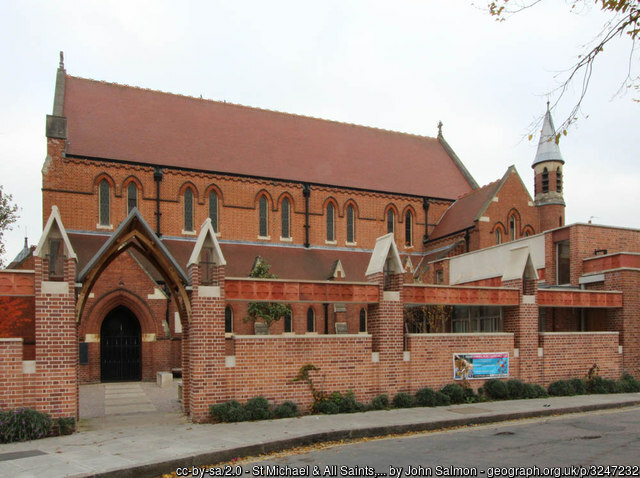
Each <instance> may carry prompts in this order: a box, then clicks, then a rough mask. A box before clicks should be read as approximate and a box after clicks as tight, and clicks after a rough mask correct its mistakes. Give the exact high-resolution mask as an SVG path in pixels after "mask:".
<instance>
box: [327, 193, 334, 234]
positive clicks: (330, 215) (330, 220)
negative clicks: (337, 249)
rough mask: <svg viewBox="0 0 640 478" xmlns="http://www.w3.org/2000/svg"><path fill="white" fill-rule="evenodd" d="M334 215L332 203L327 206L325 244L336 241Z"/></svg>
mask: <svg viewBox="0 0 640 478" xmlns="http://www.w3.org/2000/svg"><path fill="white" fill-rule="evenodd" d="M335 215H336V208H335V207H334V205H333V203H331V202H330V203H329V204H327V242H333V241H335V240H336V235H335Z"/></svg>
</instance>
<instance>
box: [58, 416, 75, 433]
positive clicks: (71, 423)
mask: <svg viewBox="0 0 640 478" xmlns="http://www.w3.org/2000/svg"><path fill="white" fill-rule="evenodd" d="M56 425H57V426H58V433H59V434H60V435H71V434H72V433H73V432H74V431H75V429H76V419H75V418H73V417H66V418H58V419H57V420H56Z"/></svg>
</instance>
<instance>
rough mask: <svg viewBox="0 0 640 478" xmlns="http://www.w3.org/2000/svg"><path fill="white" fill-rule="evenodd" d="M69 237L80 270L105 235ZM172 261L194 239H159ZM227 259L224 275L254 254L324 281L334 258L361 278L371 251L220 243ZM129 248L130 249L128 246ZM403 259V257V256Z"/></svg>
mask: <svg viewBox="0 0 640 478" xmlns="http://www.w3.org/2000/svg"><path fill="white" fill-rule="evenodd" d="M68 235H69V240H70V241H71V245H72V246H73V249H74V251H75V252H76V255H77V256H78V264H77V270H82V269H83V268H84V267H85V266H86V265H87V263H88V262H89V261H90V260H91V258H92V257H93V256H94V254H95V253H96V252H97V251H98V250H99V249H100V247H101V246H102V244H104V243H105V242H106V240H107V239H108V238H109V237H108V236H103V235H96V234H83V233H71V232H70V233H68ZM162 242H163V243H164V244H165V246H166V247H167V249H168V250H169V252H170V253H171V255H172V256H173V257H174V258H175V259H176V262H177V263H178V265H179V266H180V267H182V269H183V270H184V271H185V272H186V267H187V262H188V261H189V258H190V256H191V252H192V251H193V247H194V246H195V241H181V240H172V239H165V240H163V241H162ZM220 248H221V249H222V253H223V255H224V257H225V260H226V261H227V266H226V271H225V273H226V275H227V277H248V276H249V273H250V272H251V268H252V267H253V263H254V261H255V258H256V257H257V256H261V257H262V258H263V259H264V260H265V261H266V262H267V263H268V264H270V265H271V270H270V272H271V273H273V274H275V275H277V276H278V278H280V279H292V280H328V279H329V278H330V277H331V274H332V271H333V269H332V268H333V265H334V263H335V262H336V261H337V260H340V261H341V262H342V266H343V268H344V271H345V275H346V277H345V280H346V281H354V282H362V281H365V280H366V278H365V272H366V270H367V266H368V265H369V260H370V259H371V252H366V251H362V252H359V251H345V250H335V251H334V250H329V249H304V248H299V247H272V246H262V245H253V244H224V243H223V244H220ZM131 250H132V251H133V249H131ZM134 255H135V257H136V259H137V260H138V261H139V262H140V263H141V264H142V265H143V267H145V269H147V271H148V272H149V273H150V274H151V276H152V277H154V278H155V279H157V280H159V279H160V275H159V274H157V273H156V272H155V270H154V269H153V266H151V265H150V263H149V262H148V261H147V260H146V259H145V258H144V257H142V256H141V255H140V254H138V253H134ZM403 260H404V258H403Z"/></svg>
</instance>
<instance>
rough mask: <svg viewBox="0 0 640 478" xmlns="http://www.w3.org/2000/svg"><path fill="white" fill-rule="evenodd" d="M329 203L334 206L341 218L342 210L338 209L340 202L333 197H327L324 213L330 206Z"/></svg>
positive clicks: (323, 204) (324, 203)
mask: <svg viewBox="0 0 640 478" xmlns="http://www.w3.org/2000/svg"><path fill="white" fill-rule="evenodd" d="M329 203H332V204H333V207H334V208H335V209H336V214H337V215H339V216H340V215H341V214H340V208H339V207H338V200H337V199H336V198H334V197H333V196H329V197H327V198H326V199H325V200H324V201H323V202H322V211H323V212H324V211H325V210H326V209H327V206H328V205H329Z"/></svg>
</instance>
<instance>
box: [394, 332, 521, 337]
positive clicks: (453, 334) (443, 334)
mask: <svg viewBox="0 0 640 478" xmlns="http://www.w3.org/2000/svg"><path fill="white" fill-rule="evenodd" d="M487 336H489V337H508V336H510V337H513V336H514V334H513V333H511V332H438V333H433V334H431V333H417V334H414V333H412V334H407V337H487Z"/></svg>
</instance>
